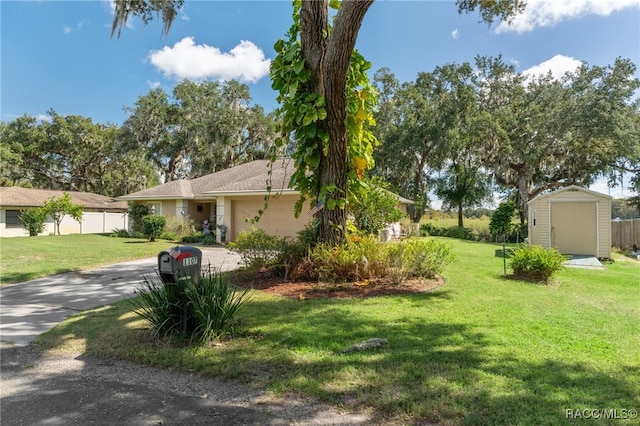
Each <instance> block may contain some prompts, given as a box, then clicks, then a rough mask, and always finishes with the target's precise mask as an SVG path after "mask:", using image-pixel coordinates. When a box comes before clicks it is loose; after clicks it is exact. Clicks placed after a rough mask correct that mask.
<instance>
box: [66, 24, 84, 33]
mask: <svg viewBox="0 0 640 426" xmlns="http://www.w3.org/2000/svg"><path fill="white" fill-rule="evenodd" d="M83 26H84V22H82V21H80V22H78V23H77V24H76V27H75V28H71V27H70V26H68V25H65V26H64V27H63V28H62V32H64V33H65V34H70V33H72V32H74V31H81V30H82V27H83Z"/></svg>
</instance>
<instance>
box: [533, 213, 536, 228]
mask: <svg viewBox="0 0 640 426" xmlns="http://www.w3.org/2000/svg"><path fill="white" fill-rule="evenodd" d="M533 226H536V211H535V210H534V211H533Z"/></svg>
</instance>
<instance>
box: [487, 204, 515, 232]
mask: <svg viewBox="0 0 640 426" xmlns="http://www.w3.org/2000/svg"><path fill="white" fill-rule="evenodd" d="M515 213H516V203H514V202H513V200H510V201H506V202H503V203H500V205H499V206H498V208H497V209H496V211H495V212H494V213H493V215H492V216H491V221H490V222H489V231H491V235H493V237H494V238H495V239H496V241H497V239H498V238H499V237H502V239H503V241H504V240H505V239H506V237H507V235H508V234H509V232H510V230H511V228H512V224H511V222H512V221H513V216H514V215H515Z"/></svg>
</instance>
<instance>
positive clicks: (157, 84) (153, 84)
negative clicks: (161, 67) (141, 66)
mask: <svg viewBox="0 0 640 426" xmlns="http://www.w3.org/2000/svg"><path fill="white" fill-rule="evenodd" d="M147 85H148V86H149V88H150V89H157V88H158V87H160V82H159V81H150V80H147Z"/></svg>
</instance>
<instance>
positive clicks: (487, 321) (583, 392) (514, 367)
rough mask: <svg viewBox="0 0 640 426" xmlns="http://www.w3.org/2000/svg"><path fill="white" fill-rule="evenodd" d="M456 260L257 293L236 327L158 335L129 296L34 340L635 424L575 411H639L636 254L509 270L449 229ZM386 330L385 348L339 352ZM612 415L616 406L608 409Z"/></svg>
mask: <svg viewBox="0 0 640 426" xmlns="http://www.w3.org/2000/svg"><path fill="white" fill-rule="evenodd" d="M448 241H449V242H450V243H451V244H452V245H453V247H454V253H455V254H456V256H457V260H456V261H455V262H454V263H453V264H451V265H450V266H449V267H448V268H447V270H446V272H445V276H446V278H447V280H448V282H447V284H446V285H445V286H443V287H441V288H439V289H437V290H435V291H433V292H431V293H426V294H417V295H415V294H413V295H403V296H388V297H377V298H370V299H362V300H356V299H341V300H333V299H321V300H303V301H301V300H297V299H296V300H291V299H284V298H279V297H273V296H268V295H266V294H264V293H260V292H256V293H254V295H253V297H252V299H251V300H250V302H249V303H248V304H247V305H245V307H244V309H243V310H242V311H241V316H242V324H241V326H240V327H239V329H238V332H239V334H240V336H239V337H238V338H236V339H233V340H230V341H226V342H222V343H220V344H217V345H213V346H211V347H180V348H176V347H169V346H166V345H163V346H158V345H152V344H150V343H149V342H148V340H147V339H146V337H145V336H146V335H145V334H144V332H143V331H142V327H143V326H144V324H143V323H142V322H141V321H140V320H138V319H137V317H136V316H134V315H133V314H131V313H130V305H129V304H127V303H126V302H122V303H119V304H115V305H112V306H105V307H102V308H99V309H95V310H93V311H89V312H85V313H81V314H78V315H75V316H74V317H72V318H71V319H69V320H68V321H66V322H64V323H63V324H62V325H60V326H59V327H57V328H56V329H54V330H53V331H51V332H49V333H48V334H46V335H43V336H42V337H41V338H40V339H39V341H38V344H39V345H41V346H42V347H43V348H44V349H47V350H50V351H53V352H56V351H82V352H87V353H91V354H96V355H102V356H115V357H121V358H126V359H131V360H134V361H137V362H142V363H149V364H154V365H158V366H163V367H169V366H170V367H172V368H181V369H188V370H190V371H192V370H195V371H200V372H202V373H204V374H210V375H213V376H217V377H223V378H239V379H241V380H246V381H253V382H257V384H259V385H261V386H264V387H266V388H267V389H270V390H271V391H273V392H274V393H276V394H286V393H287V392H291V391H293V392H298V393H300V394H303V395H310V396H314V397H317V398H320V399H321V400H323V401H325V402H328V403H331V404H335V405H337V406H342V407H344V408H346V409H356V408H369V409H371V410H372V411H373V412H374V413H375V414H376V416H378V418H379V419H382V420H380V421H381V422H382V421H396V422H398V423H402V424H411V423H417V424H444V425H456V424H477V425H487V424H491V425H507V424H508V425H512V424H523V425H545V424H549V425H552V424H581V425H582V424H614V422H615V424H637V419H632V418H625V419H620V420H615V421H614V420H602V419H600V420H595V419H593V418H591V419H577V420H572V419H567V418H566V410H568V409H571V410H576V409H589V410H593V409H599V410H602V409H611V410H614V409H615V410H618V411H617V412H616V413H617V414H618V415H620V413H623V414H624V415H625V416H626V415H627V413H628V412H627V411H622V410H630V409H640V334H639V332H640V308H639V307H640V265H638V263H637V262H632V261H618V262H615V263H614V264H611V265H607V266H606V269H605V270H604V271H597V270H595V271H594V270H580V269H567V270H564V271H562V272H560V273H559V274H558V275H557V277H556V278H555V280H554V282H553V283H552V284H551V285H537V284H531V283H526V282H521V281H516V280H512V279H506V278H504V277H502V259H501V258H496V257H495V256H494V253H495V249H496V248H497V247H498V246H495V245H491V244H483V243H474V242H468V241H458V240H448ZM372 337H382V338H386V339H388V344H387V345H386V346H385V347H383V348H382V349H378V350H373V351H370V352H364V353H344V352H343V350H344V349H345V348H346V347H348V346H350V345H352V344H355V343H358V342H360V341H363V340H366V339H369V338H372ZM610 413H612V412H610Z"/></svg>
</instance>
